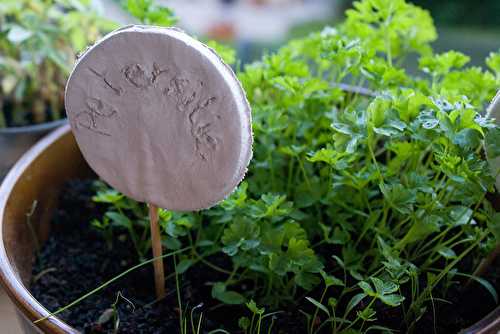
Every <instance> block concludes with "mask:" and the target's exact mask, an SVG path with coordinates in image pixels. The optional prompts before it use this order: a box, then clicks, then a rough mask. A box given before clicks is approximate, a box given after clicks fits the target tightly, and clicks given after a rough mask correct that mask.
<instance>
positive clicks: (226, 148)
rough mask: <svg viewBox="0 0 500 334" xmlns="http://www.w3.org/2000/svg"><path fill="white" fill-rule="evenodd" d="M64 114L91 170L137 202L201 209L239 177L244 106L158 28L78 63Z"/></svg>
mask: <svg viewBox="0 0 500 334" xmlns="http://www.w3.org/2000/svg"><path fill="white" fill-rule="evenodd" d="M66 112H67V114H68V118H69V120H70V124H71V127H72V129H73V132H74V134H75V137H76V139H77V141H78V145H79V146H80V149H81V151H82V153H83V155H84V157H85V159H86V160H87V161H88V163H89V165H90V166H91V167H92V168H93V169H94V171H95V172H96V173H97V174H98V175H99V176H100V177H101V178H102V179H104V180H105V181H106V182H108V183H109V184H110V185H111V186H113V187H114V188H116V189H117V190H118V191H120V192H122V193H124V194H125V195H127V196H129V197H132V198H134V199H136V200H138V201H142V202H148V203H152V204H155V205H157V206H159V207H162V208H166V209H169V210H178V211H192V210H199V209H203V208H207V207H210V206H212V205H214V204H216V203H217V202H219V201H220V200H222V199H224V198H225V197H226V196H228V195H229V194H230V193H231V192H232V191H233V190H234V188H235V187H236V186H237V185H238V183H239V182H240V181H241V180H242V178H243V177H244V175H245V172H246V168H247V166H248V163H249V161H250V158H251V154H252V132H251V116H250V107H249V105H248V102H247V100H246V97H245V93H244V91H243V89H242V88H241V86H240V84H239V82H238V81H237V79H236V77H235V75H234V73H233V72H232V70H231V69H230V68H229V67H228V66H226V65H225V64H224V63H223V62H222V61H221V60H220V58H219V57H218V56H217V55H216V54H215V53H214V52H213V51H211V50H210V49H208V48H207V47H206V46H204V45H203V44H201V43H200V42H198V41H195V40H194V39H192V38H190V37H189V36H187V35H186V34H184V33H182V32H180V31H178V30H175V29H167V28H156V27H143V26H131V27H126V28H122V29H119V30H117V31H115V32H113V33H111V34H109V35H107V36H106V37H105V38H103V39H102V40H101V41H100V42H98V43H97V44H95V45H94V46H92V47H91V48H89V49H88V50H87V51H86V52H85V53H84V54H83V55H82V56H81V57H80V58H79V60H78V62H77V64H76V66H75V69H74V70H73V73H72V74H71V76H70V78H69V80H68V84H67V87H66Z"/></svg>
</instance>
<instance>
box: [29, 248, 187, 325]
mask: <svg viewBox="0 0 500 334" xmlns="http://www.w3.org/2000/svg"><path fill="white" fill-rule="evenodd" d="M189 248H190V247H186V248H182V249H179V250H176V251H174V252H170V253H168V254H164V255H162V256H158V257H155V258H152V259H149V260H147V261H144V262H141V263H139V264H137V265H135V266H133V267H131V268H129V269H127V270H125V271H124V272H122V273H121V274H119V275H117V276H115V277H113V278H112V279H110V280H108V281H107V282H105V283H104V284H102V285H100V286H98V287H97V288H95V289H94V290H92V291H90V292H88V293H86V294H85V295H83V296H81V297H80V298H78V299H76V300H74V301H73V302H71V303H69V304H68V305H66V306H64V307H61V308H60V309H58V310H57V311H55V312H51V313H49V315H47V316H45V317H43V318H40V319H37V320H35V321H34V322H33V323H34V324H37V323H39V322H42V321H45V320H47V319H48V318H50V317H52V316H55V315H58V314H59V313H61V312H64V311H66V310H67V309H69V308H71V307H73V306H75V305H77V304H79V303H80V302H81V301H83V300H85V299H86V298H88V297H90V296H92V295H93V294H95V293H97V292H99V291H101V290H102V289H104V288H105V287H107V286H109V285H110V284H111V283H113V282H115V281H117V280H119V279H120V278H122V277H123V276H126V275H128V274H129V273H131V272H132V271H134V270H136V269H139V268H141V267H143V266H145V265H147V264H150V263H152V262H154V261H156V260H158V259H164V258H167V257H170V256H173V255H176V254H181V253H182V252H184V251H186V250H189Z"/></svg>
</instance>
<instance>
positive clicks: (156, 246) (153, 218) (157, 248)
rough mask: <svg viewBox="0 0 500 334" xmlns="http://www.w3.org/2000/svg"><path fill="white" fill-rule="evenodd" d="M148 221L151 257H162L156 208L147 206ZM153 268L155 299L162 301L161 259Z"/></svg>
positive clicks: (163, 275) (156, 261) (163, 288)
mask: <svg viewBox="0 0 500 334" xmlns="http://www.w3.org/2000/svg"><path fill="white" fill-rule="evenodd" d="M149 220H150V224H151V247H152V248H153V257H159V256H162V245H161V236H160V225H158V207H156V206H155V205H153V204H149ZM153 266H154V268H155V287H156V297H157V298H158V299H162V298H163V297H165V274H164V272H163V259H158V260H155V261H154V262H153Z"/></svg>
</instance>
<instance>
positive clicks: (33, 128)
mask: <svg viewBox="0 0 500 334" xmlns="http://www.w3.org/2000/svg"><path fill="white" fill-rule="evenodd" d="M67 123H68V120H67V119H66V118H63V119H58V120H55V121H50V122H45V123H40V124H33V125H26V126H13V127H7V128H0V134H7V135H9V134H13V135H15V134H26V133H40V132H47V131H49V130H52V129H55V128H57V127H59V126H61V125H64V124H67Z"/></svg>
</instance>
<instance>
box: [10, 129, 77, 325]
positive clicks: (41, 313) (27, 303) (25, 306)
mask: <svg viewBox="0 0 500 334" xmlns="http://www.w3.org/2000/svg"><path fill="white" fill-rule="evenodd" d="M70 132H71V129H70V126H69V124H66V125H64V126H62V127H60V128H58V129H56V130H54V131H53V132H51V133H50V134H48V135H47V136H45V137H44V138H42V139H41V140H40V141H39V142H38V143H37V144H35V145H34V146H33V147H32V148H31V149H30V150H28V151H27V152H26V153H25V154H24V155H23V156H22V157H21V158H20V159H19V160H18V162H17V163H16V164H15V165H14V167H12V169H11V170H10V171H9V173H8V174H7V176H6V177H5V179H4V180H3V182H2V184H1V185H0V264H5V263H7V264H8V265H7V266H2V267H0V283H1V284H2V285H3V287H4V289H5V291H6V293H7V294H8V295H9V297H10V299H11V301H12V302H13V303H14V304H15V306H16V307H17V308H18V310H20V311H21V313H22V314H23V316H24V317H25V318H27V319H28V320H29V321H31V322H33V321H35V320H38V319H40V318H44V317H47V316H49V315H50V312H49V311H48V310H47V309H45V308H44V307H43V306H42V305H41V304H40V303H39V302H38V301H37V300H36V299H35V298H34V297H33V296H32V295H31V293H30V292H29V290H28V289H27V288H26V287H25V286H24V284H23V283H22V281H21V279H20V277H19V276H18V275H17V274H16V272H15V271H14V269H13V267H12V266H11V265H10V260H9V257H8V256H7V252H6V249H5V245H4V242H3V224H2V221H3V219H2V217H3V216H4V214H5V212H4V211H5V207H6V204H7V201H8V198H9V195H10V193H11V191H12V190H13V188H14V187H15V185H16V183H17V181H18V179H19V178H20V177H21V176H22V175H23V173H24V172H25V171H26V169H27V168H28V167H29V165H30V164H31V163H32V162H33V161H34V160H36V159H37V157H39V156H40V155H41V154H42V153H43V152H44V151H45V149H46V148H47V147H49V146H50V145H52V144H53V143H54V142H56V141H58V140H60V139H61V138H63V137H64V136H66V135H68V134H69V133H70ZM34 326H37V327H38V329H39V330H43V331H44V332H46V333H78V332H77V331H75V329H74V328H72V327H70V326H69V325H67V324H66V323H64V322H63V321H62V320H60V319H58V318H57V317H55V316H52V317H49V318H48V319H47V320H45V321H43V322H40V323H38V324H36V325H34Z"/></svg>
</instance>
